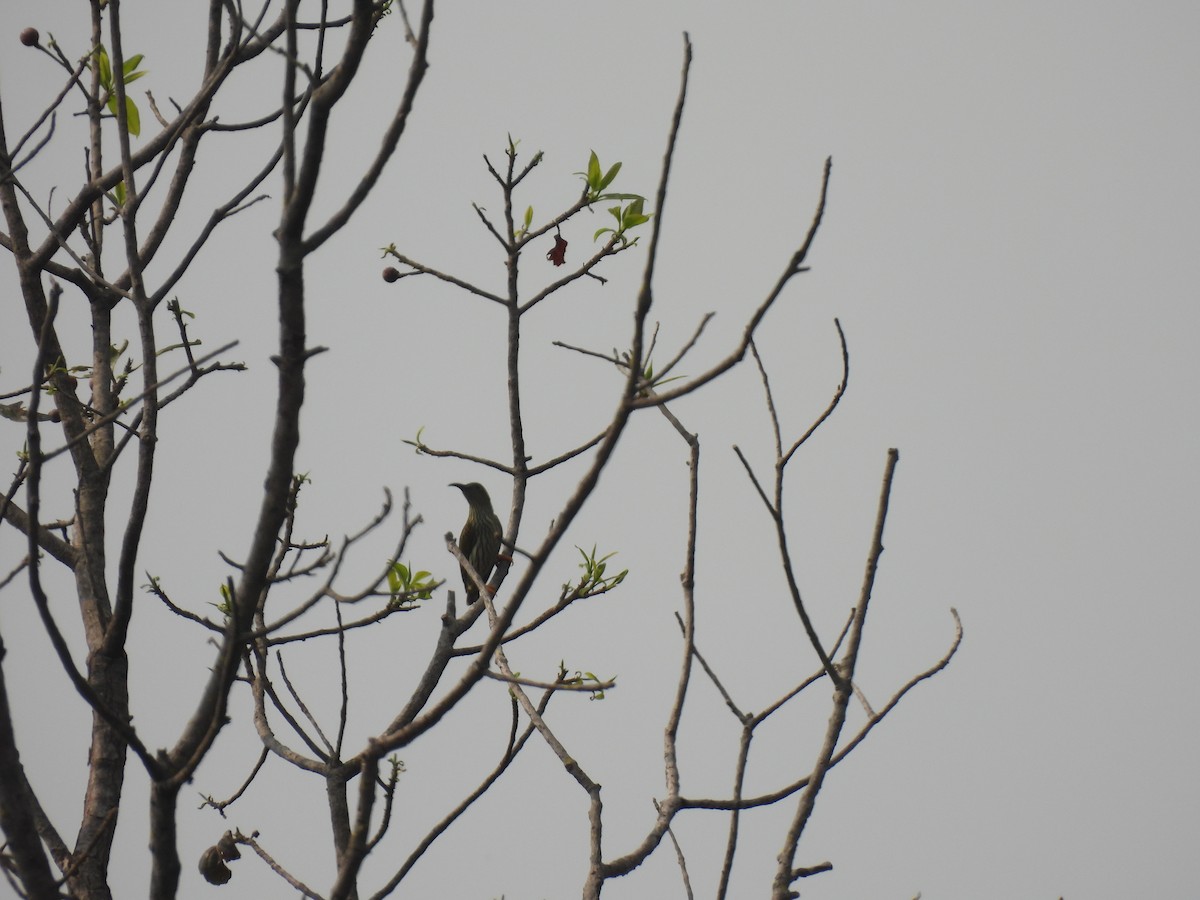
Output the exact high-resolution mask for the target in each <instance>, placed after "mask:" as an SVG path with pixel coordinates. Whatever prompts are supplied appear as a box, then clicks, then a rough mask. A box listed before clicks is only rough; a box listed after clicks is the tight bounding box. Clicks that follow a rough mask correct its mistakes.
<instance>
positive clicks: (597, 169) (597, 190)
mask: <svg viewBox="0 0 1200 900" xmlns="http://www.w3.org/2000/svg"><path fill="white" fill-rule="evenodd" d="M620 171H621V164H620V163H619V162H616V163H613V164H612V166H611V167H610V168H609V169H608V171H607V172H605V171H604V168H603V166H601V165H600V157H598V156H597V155H596V151H595V150H593V151H592V155H591V156H590V157H589V158H588V167H587V171H586V172H576V173H575V174H576V175H580V176H582V177H583V180H584V181H585V182H586V183H587V187H586V189H585V191H584V199H585V200H586V202H587V203H589V204H591V203H596V202H598V201H600V200H628V201H630V202H629V204H628V205H627V206H621V204H619V203H618V204H617V205H616V206H610V207H609V209H608V212H609V214H610V215H612V217H613V218H614V219H616V220H617V224H616V227H615V228H613V227H605V228H599V229H597V230H596V233H595V234H594V235H592V240H593V241H595V240H596V239H597V238H599V237H600V235H602V234H612V235H614V236H615V237H617V238H618V239H620V241H621V245H622V246H626V245H628V244H632V243H636V242H637V238H634V239H633V240H632V241H630V240H629V239H628V238H627V237H626V236H625V232H626V231H628V230H629V229H631V228H636V227H637V226H638V225H642V224H644V223H646V222H649V221H650V215H651V214H650V213H647V212H644V207H645V203H646V198H645V197H643V196H642V195H641V194H620V193H605V191H604V189H605V188H606V187H608V186H609V185H610V184H612V182H613V179H615V178H616V177H617V173H618V172H620Z"/></svg>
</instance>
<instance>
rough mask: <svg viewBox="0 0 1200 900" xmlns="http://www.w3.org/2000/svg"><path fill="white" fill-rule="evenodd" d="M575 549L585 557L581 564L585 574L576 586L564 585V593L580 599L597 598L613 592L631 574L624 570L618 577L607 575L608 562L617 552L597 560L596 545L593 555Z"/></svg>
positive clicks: (580, 548)
mask: <svg viewBox="0 0 1200 900" xmlns="http://www.w3.org/2000/svg"><path fill="white" fill-rule="evenodd" d="M575 549H576V550H578V551H579V555H580V556H582V557H583V562H581V563H580V564H579V568H581V569H583V574H582V575H580V576H579V581H578V582H577V583H576V584H575V585H574V586H572V585H571V584H570V583H568V584H564V585H563V591H564V592H570V593H572V594H574V595H575V596H576V597H579V598H580V599H582V598H584V597H595V596H597V595H599V594H605V593H608V592H609V591H611V590H612V589H613V588H615V587H616V586H617V585H618V584H620V583H621V582H622V581H624V580H625V576H626V575H628V574H629V570H628V569H622V570H621V571H620V572H618V573H617V574H616V575H608V576H606V575H605V571H606V570H607V569H608V560H610V559H612V558H613V557H614V556H616V555H617V554H616V551H613V552H612V553H607V554H605V555H604V556H602V557H600V558H599V559H597V558H596V547H595V545H593V546H592V552H591V553H588V552H587V551H586V550H584V549H583V548H582V547H576V548H575Z"/></svg>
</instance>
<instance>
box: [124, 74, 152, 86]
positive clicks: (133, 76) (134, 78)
mask: <svg viewBox="0 0 1200 900" xmlns="http://www.w3.org/2000/svg"><path fill="white" fill-rule="evenodd" d="M149 74H150V73H149V72H134V73H132V74H131V75H126V76H125V83H126V84H129V82H131V81H137V80H138V79H139V78H141V77H142V76H143V75H149Z"/></svg>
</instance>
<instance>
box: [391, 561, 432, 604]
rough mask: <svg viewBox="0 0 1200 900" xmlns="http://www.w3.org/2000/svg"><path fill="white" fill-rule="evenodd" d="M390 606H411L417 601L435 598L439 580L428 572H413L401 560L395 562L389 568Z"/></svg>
mask: <svg viewBox="0 0 1200 900" xmlns="http://www.w3.org/2000/svg"><path fill="white" fill-rule="evenodd" d="M387 580H388V593H389V594H390V595H391V596H390V597H389V598H388V605H389V606H400V605H404V604H410V603H413V602H415V601H417V600H428V599H429V598H430V597H432V596H433V589H434V587H435V586H436V585H437V580H436V579H435V578H434V577H433V576H432V575H431V574H430V573H429V572H426V571H423V570H422V571H413V570H412V569H411V568H409V567H408V566H406V565H405V564H404V563H402V562H400V561H399V560H393V561H392V563H391V566H390V567H389V568H388V573H387Z"/></svg>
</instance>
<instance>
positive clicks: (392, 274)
mask: <svg viewBox="0 0 1200 900" xmlns="http://www.w3.org/2000/svg"><path fill="white" fill-rule="evenodd" d="M383 280H384V281H386V282H387V283H388V284H391V283H392V282H393V281H399V280H400V270H399V269H397V268H395V267H393V266H388V267H387V268H386V269H384V270H383Z"/></svg>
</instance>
